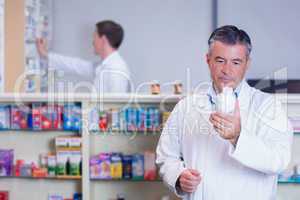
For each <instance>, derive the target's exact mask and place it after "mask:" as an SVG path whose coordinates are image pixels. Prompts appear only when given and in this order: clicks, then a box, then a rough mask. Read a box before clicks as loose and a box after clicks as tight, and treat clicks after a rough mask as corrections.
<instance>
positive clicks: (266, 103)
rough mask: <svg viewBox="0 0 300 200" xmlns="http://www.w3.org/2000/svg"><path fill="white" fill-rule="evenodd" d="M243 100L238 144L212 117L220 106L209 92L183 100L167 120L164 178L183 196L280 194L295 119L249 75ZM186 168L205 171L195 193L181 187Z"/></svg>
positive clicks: (160, 155) (260, 198) (249, 199)
mask: <svg viewBox="0 0 300 200" xmlns="http://www.w3.org/2000/svg"><path fill="white" fill-rule="evenodd" d="M238 100H239V103H240V113H241V133H240V137H239V139H238V142H237V145H236V147H234V146H233V145H232V144H231V143H230V142H229V141H227V140H225V139H223V138H221V137H220V136H219V135H218V134H217V133H216V131H215V130H214V129H213V127H212V125H211V123H210V122H209V116H210V114H211V112H212V111H213V110H214V108H213V107H214V106H213V103H212V102H211V101H210V98H209V97H208V95H198V96H197V95H192V96H189V97H186V98H185V99H183V100H181V101H180V102H179V103H178V104H177V105H176V107H175V108H174V110H173V112H172V113H171V115H170V117H169V119H168V120H167V122H166V125H165V127H164V129H163V132H162V134H161V137H160V139H159V143H158V146H157V150H156V151H157V160H156V162H157V164H158V165H160V175H161V176H162V178H163V181H164V183H165V184H166V185H167V186H168V187H169V188H170V189H171V190H173V191H174V192H175V193H176V194H177V195H178V196H180V197H182V198H183V199H189V200H220V199H222V200H241V199H243V200H254V199H255V200H274V199H275V196H276V189H277V175H278V173H279V172H281V171H283V170H284V169H286V167H287V166H288V163H289V161H290V157H291V146H292V137H293V131H292V128H291V125H290V123H289V122H288V120H287V115H286V114H285V113H284V112H283V110H282V108H281V104H280V102H278V101H276V100H275V99H274V98H273V96H271V95H269V94H266V93H263V92H261V91H259V90H256V89H254V88H252V87H250V86H249V85H248V84H247V83H246V82H244V81H243V82H242V83H241V88H240V92H239V95H238ZM186 168H192V169H197V170H198V171H199V172H200V173H201V175H202V181H201V183H200V185H199V186H198V188H197V190H196V192H194V193H192V194H187V193H184V192H183V191H181V190H180V189H178V188H175V183H176V181H177V179H178V177H179V175H180V174H181V172H182V171H183V170H185V169H186Z"/></svg>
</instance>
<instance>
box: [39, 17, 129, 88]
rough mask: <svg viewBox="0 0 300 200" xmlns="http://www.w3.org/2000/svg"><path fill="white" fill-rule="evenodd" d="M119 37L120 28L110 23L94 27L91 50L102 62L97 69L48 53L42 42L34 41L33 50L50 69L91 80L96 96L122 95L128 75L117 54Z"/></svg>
mask: <svg viewBox="0 0 300 200" xmlns="http://www.w3.org/2000/svg"><path fill="white" fill-rule="evenodd" d="M123 37H124V31H123V28H122V27H121V26H120V25H119V24H117V23H115V22H113V21H109V20H107V21H101V22H98V23H97V24H96V31H95V33H94V41H93V46H94V50H95V53H96V55H99V56H100V58H101V59H102V62H101V64H100V65H98V64H96V63H92V62H89V61H86V60H82V59H79V58H71V57H67V56H63V55H59V54H56V53H53V52H49V53H48V51H47V44H46V41H45V40H44V39H38V40H37V49H38V52H39V54H40V56H41V57H44V58H48V64H49V67H50V68H54V69H56V70H63V71H65V72H67V73H75V74H76V75H79V76H82V77H85V78H87V79H91V80H94V81H93V83H94V87H95V88H96V89H97V91H99V92H105V93H106V92H109V93H126V92H129V90H130V71H129V69H128V67H127V64H126V62H125V61H124V60H123V58H122V57H121V56H120V54H119V52H118V48H119V47H120V45H121V43H122V41H123Z"/></svg>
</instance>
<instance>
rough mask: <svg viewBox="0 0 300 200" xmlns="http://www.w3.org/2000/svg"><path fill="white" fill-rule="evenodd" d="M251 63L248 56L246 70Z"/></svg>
mask: <svg viewBox="0 0 300 200" xmlns="http://www.w3.org/2000/svg"><path fill="white" fill-rule="evenodd" d="M250 64H251V58H250V57H248V58H247V63H246V71H247V70H248V69H249V67H250Z"/></svg>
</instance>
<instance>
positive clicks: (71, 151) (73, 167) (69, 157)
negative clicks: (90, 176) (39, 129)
mask: <svg viewBox="0 0 300 200" xmlns="http://www.w3.org/2000/svg"><path fill="white" fill-rule="evenodd" d="M81 144H82V141H81V137H57V138H56V139H55V146H56V170H55V171H56V175H58V176H80V175H81V174H82V155H81ZM52 168H53V166H52Z"/></svg>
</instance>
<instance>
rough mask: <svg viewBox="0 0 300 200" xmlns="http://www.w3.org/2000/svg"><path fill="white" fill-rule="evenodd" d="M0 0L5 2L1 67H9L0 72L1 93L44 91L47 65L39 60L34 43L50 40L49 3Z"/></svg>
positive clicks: (50, 7) (49, 0)
mask: <svg viewBox="0 0 300 200" xmlns="http://www.w3.org/2000/svg"><path fill="white" fill-rule="evenodd" d="M1 1H4V2H5V4H4V5H5V6H4V13H5V17H4V22H5V23H4V28H3V29H2V28H1V31H2V30H4V34H3V36H4V37H3V42H1V44H4V45H3V50H4V52H5V54H4V55H3V57H4V59H3V60H4V62H3V66H9V67H3V68H2V69H1V71H0V72H1V77H2V78H4V79H3V80H2V82H1V87H2V92H46V91H47V89H48V88H47V85H48V82H49V81H48V70H47V62H46V61H45V60H43V59H41V58H40V57H39V55H38V53H37V49H36V45H35V40H36V38H37V37H41V36H43V37H44V38H46V39H47V40H49V41H50V40H51V34H52V33H51V32H52V28H51V15H52V14H51V13H52V0H1ZM0 18H1V17H0ZM0 24H1V23H0ZM1 62H2V59H1Z"/></svg>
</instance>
